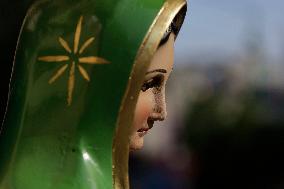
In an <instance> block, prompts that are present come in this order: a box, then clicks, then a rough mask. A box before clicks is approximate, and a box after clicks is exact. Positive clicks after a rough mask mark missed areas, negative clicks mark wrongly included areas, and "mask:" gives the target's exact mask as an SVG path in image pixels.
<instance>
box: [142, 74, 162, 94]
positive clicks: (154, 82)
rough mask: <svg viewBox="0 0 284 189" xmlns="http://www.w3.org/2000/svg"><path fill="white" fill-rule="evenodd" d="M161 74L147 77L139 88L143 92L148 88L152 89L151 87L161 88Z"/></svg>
mask: <svg viewBox="0 0 284 189" xmlns="http://www.w3.org/2000/svg"><path fill="white" fill-rule="evenodd" d="M163 78H164V76H163V75H157V76H155V77H153V78H151V79H149V80H148V81H145V82H144V83H143V85H142V87H141V90H142V91H143V92H145V91H147V90H148V89H152V88H157V89H159V88H161V87H162V83H163Z"/></svg>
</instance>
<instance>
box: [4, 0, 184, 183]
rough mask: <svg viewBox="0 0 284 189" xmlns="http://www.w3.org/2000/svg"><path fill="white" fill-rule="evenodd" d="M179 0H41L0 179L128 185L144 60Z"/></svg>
mask: <svg viewBox="0 0 284 189" xmlns="http://www.w3.org/2000/svg"><path fill="white" fill-rule="evenodd" d="M185 12H186V2H185V0H80V1H78V0H37V1H35V2H34V3H33V4H32V5H31V6H30V8H29V11H28V12H27V14H26V17H25V19H24V21H23V25H22V28H21V32H20V36H19V39H18V44H17V49H16V53H15V58H14V64H13V71H12V77H11V81H10V92H9V100H8V105H7V110H6V114H5V119H4V121H3V124H2V126H1V135H0V189H39V188H40V189H67V188H68V189H91V188H92V189H94V188H97V189H110V188H115V189H127V188H129V183H128V155H129V147H128V145H129V144H128V143H129V137H128V135H129V132H130V128H131V126H132V121H133V116H134V110H135V105H136V101H137V98H138V94H139V91H140V86H141V85H142V82H143V79H144V75H145V72H146V70H147V67H148V65H149V63H150V61H151V59H152V57H153V55H154V53H155V51H156V49H157V47H158V45H159V42H160V40H161V38H162V37H163V34H164V32H165V31H166V29H167V28H168V26H169V25H170V23H171V22H172V20H173V19H174V18H176V19H177V22H178V25H179V27H181V25H182V22H183V19H184V16H185Z"/></svg>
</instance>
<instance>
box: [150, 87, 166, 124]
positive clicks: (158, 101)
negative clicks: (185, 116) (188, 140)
mask: <svg viewBox="0 0 284 189" xmlns="http://www.w3.org/2000/svg"><path fill="white" fill-rule="evenodd" d="M153 117H154V118H155V119H157V120H159V121H163V120H164V119H165V118H166V117H167V106H166V98H165V90H162V91H160V92H159V93H156V94H155V106H154V109H153Z"/></svg>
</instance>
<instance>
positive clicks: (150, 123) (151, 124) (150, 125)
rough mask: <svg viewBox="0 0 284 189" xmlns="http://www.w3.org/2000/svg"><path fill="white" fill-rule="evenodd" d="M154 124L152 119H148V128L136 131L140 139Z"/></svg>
mask: <svg viewBox="0 0 284 189" xmlns="http://www.w3.org/2000/svg"><path fill="white" fill-rule="evenodd" d="M154 122H155V121H154V120H153V119H151V118H149V119H148V120H147V125H148V127H143V128H141V129H139V130H138V131H137V132H138V133H139V136H140V137H143V136H145V135H146V134H147V132H148V131H149V130H150V129H151V128H152V127H153V126H154Z"/></svg>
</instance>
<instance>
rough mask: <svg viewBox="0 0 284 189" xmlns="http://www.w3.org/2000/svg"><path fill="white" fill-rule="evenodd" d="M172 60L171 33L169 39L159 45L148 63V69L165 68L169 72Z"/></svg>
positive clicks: (172, 36)
mask: <svg viewBox="0 0 284 189" xmlns="http://www.w3.org/2000/svg"><path fill="white" fill-rule="evenodd" d="M173 62H174V34H171V35H170V37H169V40H168V41H167V42H166V43H165V44H164V45H162V46H161V47H159V48H158V49H157V51H156V53H155V55H154V57H153V59H152V61H151V63H150V65H149V68H148V71H151V70H155V69H165V70H167V72H170V71H171V70H172V68H173Z"/></svg>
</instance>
